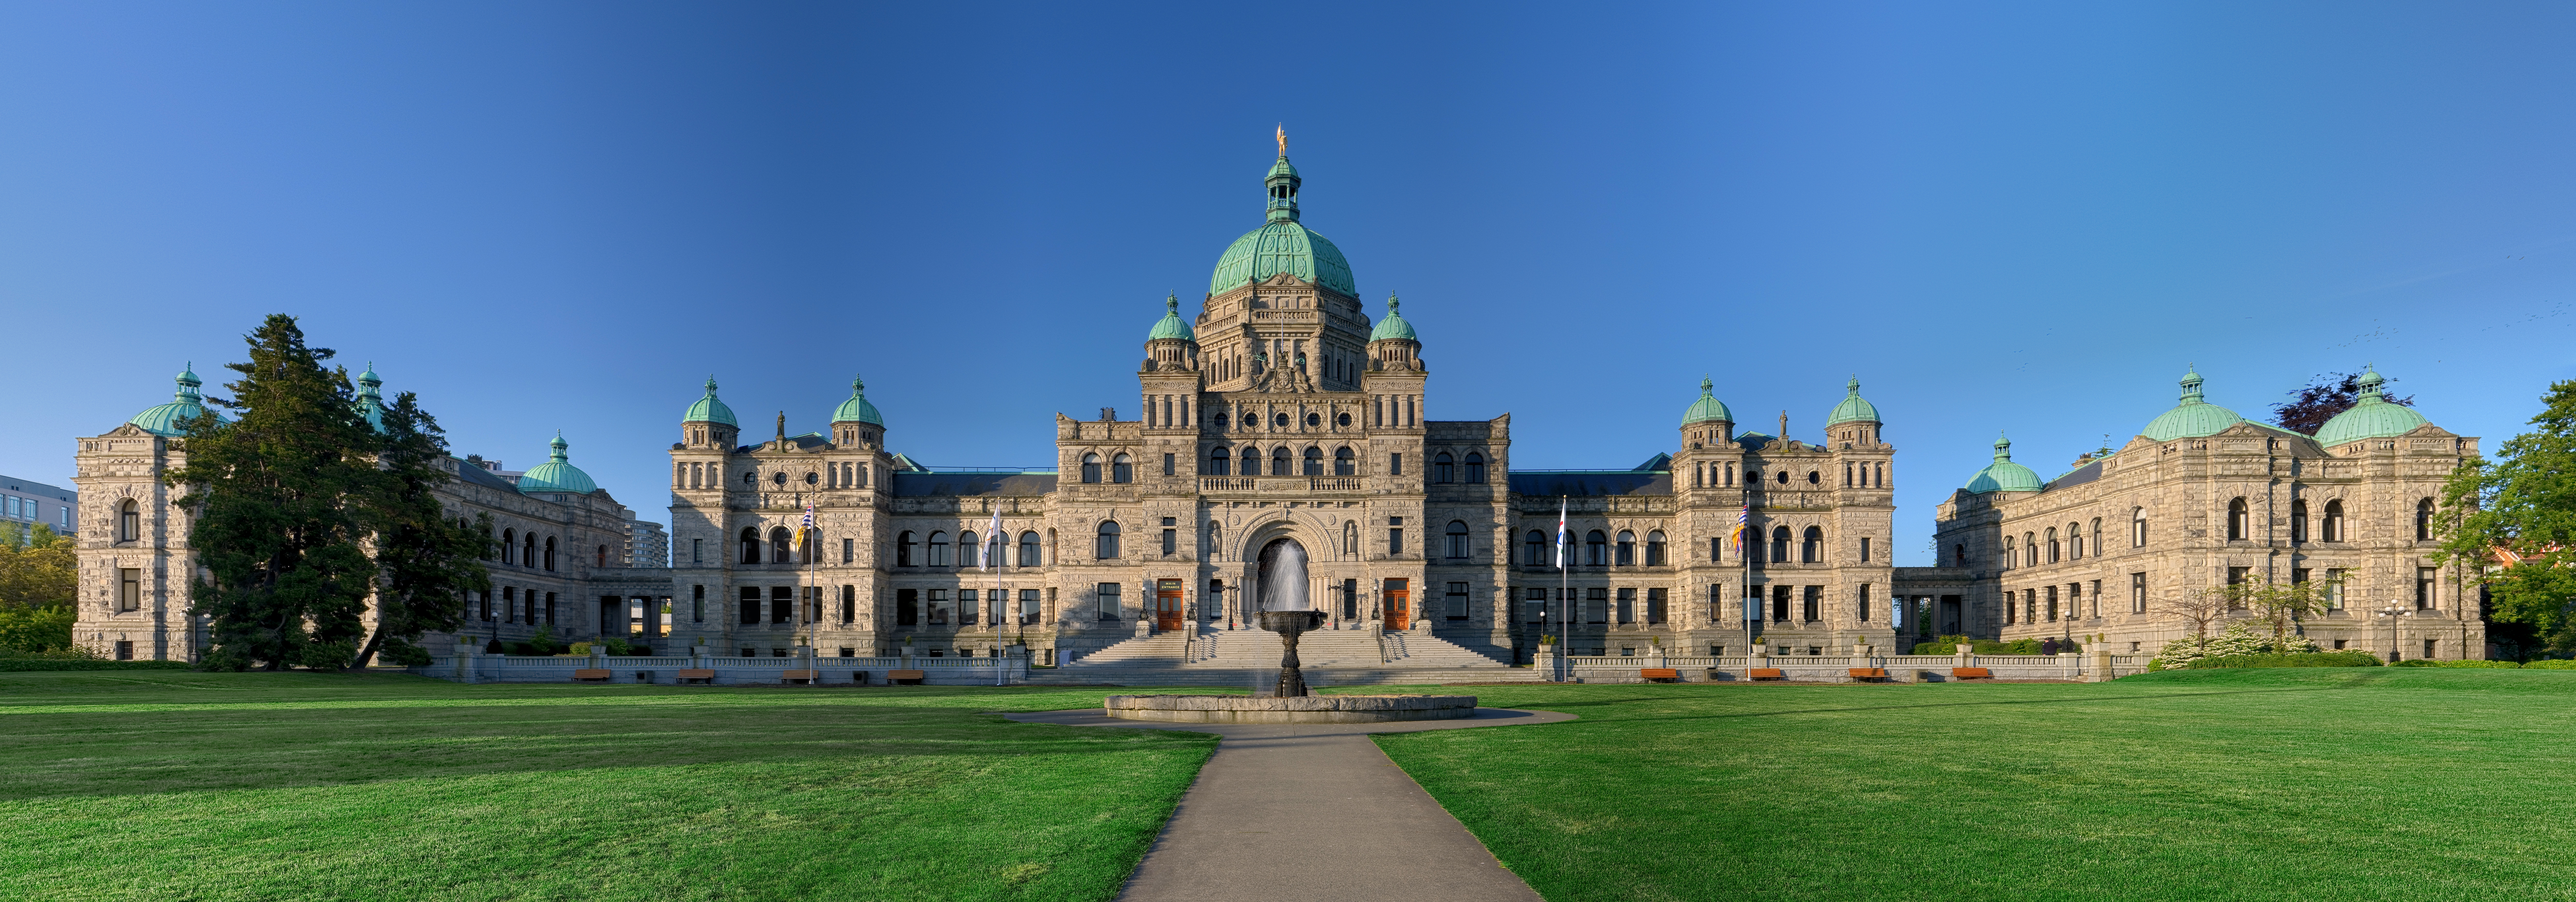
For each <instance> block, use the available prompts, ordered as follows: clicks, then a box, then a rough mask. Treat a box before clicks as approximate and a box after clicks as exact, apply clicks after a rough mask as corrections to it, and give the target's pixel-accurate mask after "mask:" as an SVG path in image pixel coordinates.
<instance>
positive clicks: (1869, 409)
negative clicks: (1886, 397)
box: [1825, 373, 1879, 426]
mask: <svg viewBox="0 0 2576 902" xmlns="http://www.w3.org/2000/svg"><path fill="white" fill-rule="evenodd" d="M1843 391H1844V395H1843V402H1842V403H1840V404H1836V405H1834V412H1833V413H1832V414H1830V415H1828V416H1826V417H1825V425H1827V426H1834V425H1839V424H1842V423H1876V422H1878V421H1879V419H1878V408H1877V407H1876V406H1874V405H1872V404H1870V403H1869V402H1868V401H1867V400H1864V399H1862V398H1861V396H1860V374H1858V373H1854V374H1852V377H1851V381H1850V382H1845V383H1843Z"/></svg>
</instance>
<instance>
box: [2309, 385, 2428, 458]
mask: <svg viewBox="0 0 2576 902" xmlns="http://www.w3.org/2000/svg"><path fill="white" fill-rule="evenodd" d="M2387 382H2388V380H2386V379H2382V378H2380V376H2379V371H2378V370H2376V369H2370V368H2364V369H2363V370H2362V373H2361V397H2360V398H2359V399H2357V400H2355V401H2353V403H2352V407H2350V408H2348V409H2346V410H2344V412H2342V413H2339V414H2335V415H2334V419H2331V420H2327V421H2326V425H2325V426H2324V428H2321V429H2318V430H2317V444H2319V445H2323V446H2325V447H2328V448H2332V447H2334V446H2336V445H2341V444H2344V443H2346V442H2357V441H2361V440H2362V439H2366V438H2388V437H2390V436H2397V435H2405V434H2406V433H2409V432H2413V431H2415V427H2417V426H2421V425H2424V423H2425V422H2426V420H2425V419H2424V415H2423V414H2420V413H2416V412H2415V409H2414V408H2412V407H2408V406H2406V405H2404V404H2396V403H2391V402H2390V401H2389V400H2388V398H2387V396H2386V395H2385V394H2384V393H2382V392H2381V391H2380V390H2379V387H2380V386H2381V385H2384V384H2387Z"/></svg>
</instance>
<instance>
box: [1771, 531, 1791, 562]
mask: <svg viewBox="0 0 2576 902" xmlns="http://www.w3.org/2000/svg"><path fill="white" fill-rule="evenodd" d="M1771 559H1772V560H1774V561H1778V562H1780V563H1783V564H1786V563H1788V562H1789V527H1786V526H1775V527H1772V528H1771Z"/></svg>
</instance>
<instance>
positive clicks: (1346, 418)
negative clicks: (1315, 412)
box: [1333, 413, 1351, 426]
mask: <svg viewBox="0 0 2576 902" xmlns="http://www.w3.org/2000/svg"><path fill="white" fill-rule="evenodd" d="M1333 422H1336V423H1340V424H1342V425H1344V426H1348V425H1350V424H1351V415H1350V414H1347V413H1346V414H1342V415H1341V416H1338V417H1335V418H1333Z"/></svg>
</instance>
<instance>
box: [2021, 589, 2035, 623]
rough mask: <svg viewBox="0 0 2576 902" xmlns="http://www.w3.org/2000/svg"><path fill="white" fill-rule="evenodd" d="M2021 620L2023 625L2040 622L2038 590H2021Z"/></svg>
mask: <svg viewBox="0 0 2576 902" xmlns="http://www.w3.org/2000/svg"><path fill="white" fill-rule="evenodd" d="M2021 620H2022V622H2023V623H2037V622H2039V590H2038V589H2023V590H2021Z"/></svg>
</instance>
